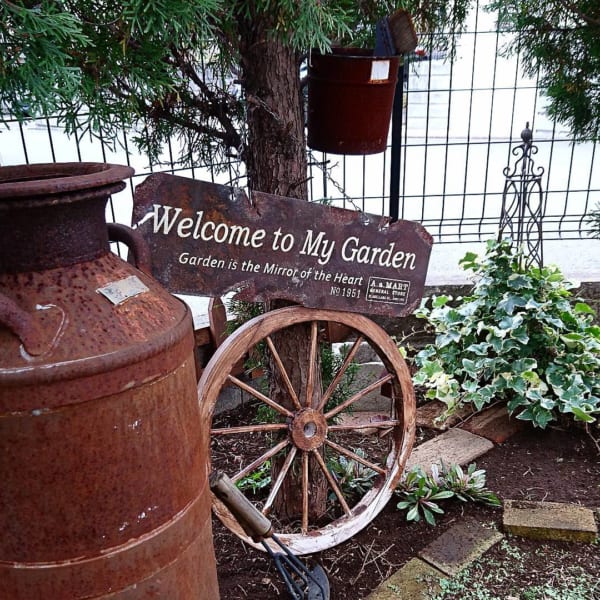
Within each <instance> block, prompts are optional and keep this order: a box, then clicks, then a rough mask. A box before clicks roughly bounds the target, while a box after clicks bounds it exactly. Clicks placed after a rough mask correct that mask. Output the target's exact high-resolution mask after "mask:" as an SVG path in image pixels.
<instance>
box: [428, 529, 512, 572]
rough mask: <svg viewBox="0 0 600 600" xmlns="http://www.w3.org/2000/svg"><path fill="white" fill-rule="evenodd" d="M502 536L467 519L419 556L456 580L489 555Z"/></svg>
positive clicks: (445, 533) (449, 530)
mask: <svg viewBox="0 0 600 600" xmlns="http://www.w3.org/2000/svg"><path fill="white" fill-rule="evenodd" d="M502 537H503V536H502V534H501V533H500V532H499V531H498V530H496V528H494V527H486V526H484V525H483V524H482V523H480V522H479V521H476V520H474V519H471V518H467V519H465V520H464V521H461V522H460V523H457V524H456V525H454V526H453V527H451V528H450V529H448V530H447V531H446V532H444V533H443V534H442V535H441V536H440V537H439V538H437V539H436V540H435V541H433V542H432V543H431V544H429V545H428V546H427V547H426V548H424V549H423V550H422V551H421V552H419V556H420V557H421V558H422V559H423V560H424V561H426V562H428V563H429V564H431V565H433V566H434V567H436V568H437V569H439V570H440V571H442V572H443V573H446V574H447V575H450V576H452V577H454V576H455V575H456V574H457V573H459V572H460V571H462V570H463V569H464V568H465V567H466V566H468V565H469V563H471V562H473V561H474V560H476V559H478V558H479V557H480V556H481V555H482V554H484V552H487V551H488V550H489V549H490V548H491V547H492V546H493V545H494V544H495V543H496V542H499V541H500V540H501V539H502Z"/></svg>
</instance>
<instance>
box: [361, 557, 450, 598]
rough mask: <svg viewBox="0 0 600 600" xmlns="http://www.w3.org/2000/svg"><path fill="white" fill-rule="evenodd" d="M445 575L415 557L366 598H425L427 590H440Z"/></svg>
mask: <svg viewBox="0 0 600 600" xmlns="http://www.w3.org/2000/svg"><path fill="white" fill-rule="evenodd" d="M445 577H446V575H444V573H442V572H441V571H438V569H436V568H435V567H432V566H431V565H428V564H427V563H426V562H424V561H422V560H420V559H419V558H413V559H411V560H409V561H408V562H407V563H406V564H405V565H404V566H403V567H402V568H401V569H399V570H398V571H396V572H395V573H394V574H393V575H392V576H391V577H390V578H389V579H386V580H385V581H384V582H382V583H381V584H380V585H379V586H378V587H377V588H376V589H375V590H374V591H373V592H371V593H370V594H369V595H368V596H367V599H366V600H425V599H426V598H427V595H426V593H427V592H431V593H436V592H439V591H440V586H439V583H438V582H439V580H440V579H443V578H445Z"/></svg>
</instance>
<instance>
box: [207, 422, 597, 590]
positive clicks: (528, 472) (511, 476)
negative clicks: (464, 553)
mask: <svg viewBox="0 0 600 600" xmlns="http://www.w3.org/2000/svg"><path fill="white" fill-rule="evenodd" d="M429 435H430V434H429V433H424V434H423V435H421V436H420V439H421V440H423V439H426V438H427V437H429ZM477 466H478V467H480V468H484V469H486V472H487V484H488V487H489V488H490V489H491V490H493V491H494V492H495V493H496V494H497V495H498V496H499V497H500V499H502V500H505V499H527V500H536V501H540V500H546V501H555V502H572V503H576V504H581V505H584V506H587V507H590V508H598V507H600V454H599V451H598V448H597V446H596V445H595V444H594V442H593V441H592V439H591V438H590V437H589V436H588V435H587V434H586V433H585V432H583V431H582V430H579V429H570V430H568V429H562V428H552V427H550V428H548V429H546V430H544V431H542V430H539V429H537V430H536V429H530V428H527V429H525V430H523V431H522V432H520V433H518V434H515V435H514V436H513V437H511V438H510V439H509V440H508V441H506V442H504V443H503V444H500V445H497V446H496V447H495V448H494V449H493V450H491V451H490V452H488V453H487V454H486V455H484V456H482V457H480V458H479V459H478V460H477ZM397 501H398V500H397V499H396V498H394V497H393V498H392V499H391V501H390V502H389V503H388V505H387V506H386V508H385V509H384V510H383V511H382V512H381V513H380V515H379V516H378V517H377V518H376V519H375V520H374V521H372V522H371V524H370V525H369V526H368V527H367V528H366V529H364V530H363V531H362V532H360V533H359V534H357V535H356V536H354V537H353V538H352V539H351V540H349V541H347V542H345V543H343V544H341V545H339V546H337V547H334V548H332V549H329V550H327V551H324V552H322V553H320V554H319V555H315V556H313V557H310V558H307V559H305V560H306V561H307V562H309V563H310V562H314V561H318V562H320V563H321V564H322V565H323V567H324V568H325V570H326V572H327V574H328V578H329V582H330V586H331V598H334V599H344V600H360V599H363V598H366V596H368V594H369V592H370V591H372V590H373V589H374V588H375V587H377V585H378V584H379V583H380V582H382V581H383V580H385V579H386V578H387V577H388V576H390V575H391V574H392V573H393V572H395V571H396V570H397V569H398V568H399V567H400V566H402V565H403V564H404V563H405V562H406V561H408V560H409V559H411V558H413V557H415V556H416V555H417V553H418V552H419V550H420V549H421V548H423V547H425V546H426V545H427V544H428V543H430V542H431V541H433V540H434V539H436V538H437V537H438V536H439V535H441V533H442V532H443V531H445V530H446V529H447V528H448V527H450V526H451V525H452V524H454V523H456V522H457V521H458V520H460V519H462V518H463V517H465V516H473V517H476V518H478V519H481V520H482V521H483V522H486V523H495V524H496V525H497V526H498V527H499V528H500V527H501V519H502V511H501V509H493V508H489V507H485V506H482V505H477V504H473V503H468V504H463V503H460V502H458V501H452V500H448V501H445V502H444V504H443V508H444V510H445V514H444V515H440V518H439V519H438V524H437V525H436V526H435V527H432V526H430V525H427V524H426V523H424V522H421V523H409V522H407V521H406V519H405V513H404V512H400V511H398V510H397V509H396V503H397ZM213 528H214V543H215V553H216V557H217V569H218V576H219V585H220V593H221V598H222V600H238V599H246V598H252V599H253V600H262V599H264V600H267V599H271V598H278V597H282V598H285V597H288V596H287V594H286V593H285V591H284V587H283V585H282V583H281V578H280V576H279V574H278V572H277V570H276V569H275V567H274V565H273V563H272V562H271V560H270V559H268V557H266V556H265V555H264V554H263V553H261V552H259V551H257V550H255V549H253V548H251V547H249V546H246V545H245V544H244V543H243V542H241V541H240V540H239V539H238V538H237V537H236V536H235V535H233V534H232V533H230V532H229V531H228V530H227V529H225V528H224V527H223V526H222V525H221V523H220V522H219V521H217V520H216V519H214V520H213ZM519 543H520V542H519ZM554 544H555V545H557V546H559V547H560V548H561V549H565V550H566V551H568V552H569V553H570V554H569V555H570V556H572V560H574V561H577V562H579V563H580V564H581V565H582V566H583V567H584V568H587V569H588V570H591V571H592V572H596V571H597V572H598V573H597V575H598V576H599V577H600V566H599V563H600V561H598V558H597V552H598V548H597V545H594V546H590V545H589V544H557V543H554ZM540 546H541V543H539V542H530V541H525V542H523V543H522V547H523V549H524V551H531V552H532V556H533V553H534V551H535V550H536V549H539V548H540ZM494 551H496V550H494V549H493V550H492V551H491V552H494ZM537 556H538V558H539V552H538V555H537ZM499 558H501V555H500V554H499ZM541 560H542V563H543V558H542V559H541ZM536 564H537V563H535V562H532V563H531V565H532V567H531V571H533V572H535V569H542V568H543V564H540V565H538V566H536ZM530 575H531V572H530V573H529V574H527V575H522V577H524V578H525V577H530ZM523 583H524V584H525V583H526V582H525V581H524V582H523ZM582 600H584V599H582Z"/></svg>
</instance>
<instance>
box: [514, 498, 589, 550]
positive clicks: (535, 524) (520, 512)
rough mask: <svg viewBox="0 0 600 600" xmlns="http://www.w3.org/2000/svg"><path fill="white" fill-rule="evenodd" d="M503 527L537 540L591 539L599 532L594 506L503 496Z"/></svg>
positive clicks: (576, 540)
mask: <svg viewBox="0 0 600 600" xmlns="http://www.w3.org/2000/svg"><path fill="white" fill-rule="evenodd" d="M503 527H504V530H505V531H506V532H508V533H512V534H514V535H520V536H522V537H527V538H531V539H538V540H560V541H565V542H593V541H594V540H595V539H596V537H597V536H598V527H597V526H596V520H595V519H594V511H593V510H591V509H589V508H585V507H584V506H577V505H574V504H562V503H560V502H529V501H523V500H505V502H504V517H503Z"/></svg>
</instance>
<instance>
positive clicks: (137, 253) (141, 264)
mask: <svg viewBox="0 0 600 600" xmlns="http://www.w3.org/2000/svg"><path fill="white" fill-rule="evenodd" d="M107 225H108V239H109V240H110V241H111V242H122V243H123V244H125V245H126V246H127V248H129V250H130V252H131V254H132V256H133V264H134V265H135V266H136V267H137V268H138V269H139V270H140V271H143V272H144V273H146V274H147V275H152V259H151V257H150V249H149V248H148V244H146V240H145V239H144V238H143V237H142V234H141V233H140V232H139V231H137V230H135V229H131V227H127V225H122V224H121V223H108V224H107Z"/></svg>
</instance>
